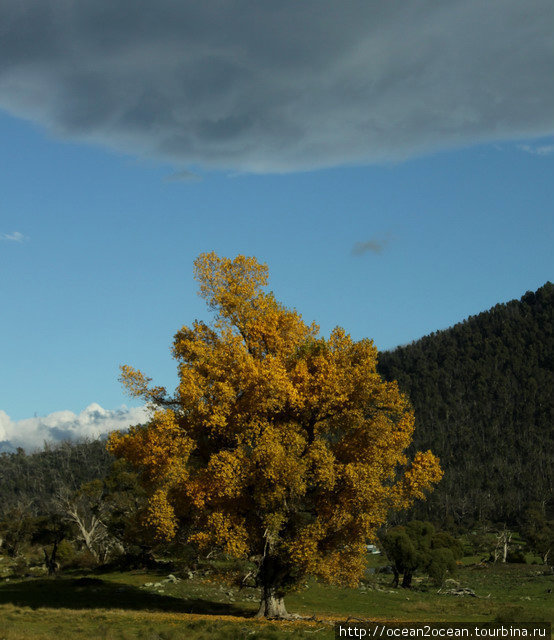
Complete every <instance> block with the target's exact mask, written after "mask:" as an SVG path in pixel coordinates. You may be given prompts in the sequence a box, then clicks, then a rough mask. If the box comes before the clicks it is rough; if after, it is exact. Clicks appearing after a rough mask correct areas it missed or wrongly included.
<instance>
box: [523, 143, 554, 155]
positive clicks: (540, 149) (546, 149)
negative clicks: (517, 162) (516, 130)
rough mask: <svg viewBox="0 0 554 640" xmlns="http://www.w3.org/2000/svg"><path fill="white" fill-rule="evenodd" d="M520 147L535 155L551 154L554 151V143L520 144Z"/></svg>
mask: <svg viewBox="0 0 554 640" xmlns="http://www.w3.org/2000/svg"><path fill="white" fill-rule="evenodd" d="M518 148H519V149H521V150H522V151H525V152H526V153H531V154H532V155H534V156H549V155H551V154H553V153H554V144H544V145H530V144H520V145H519V147H518Z"/></svg>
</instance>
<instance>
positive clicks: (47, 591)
mask: <svg viewBox="0 0 554 640" xmlns="http://www.w3.org/2000/svg"><path fill="white" fill-rule="evenodd" d="M0 604H13V605H16V606H19V607H31V608H32V609H38V608H39V607H46V608H52V609H133V610H141V611H167V612H176V613H203V614H212V615H231V616H241V617H251V616H252V611H251V610H248V609H245V608H242V607H240V606H237V605H233V604H226V603H222V602H211V601H210V600H203V599H201V598H175V597H171V596H165V595H161V594H157V593H152V592H151V591H147V590H145V589H140V588H138V587H133V586H129V585H126V584H121V583H116V582H107V581H104V580H100V579H97V578H55V579H31V580H24V581H22V582H12V583H8V584H3V585H1V586H0Z"/></svg>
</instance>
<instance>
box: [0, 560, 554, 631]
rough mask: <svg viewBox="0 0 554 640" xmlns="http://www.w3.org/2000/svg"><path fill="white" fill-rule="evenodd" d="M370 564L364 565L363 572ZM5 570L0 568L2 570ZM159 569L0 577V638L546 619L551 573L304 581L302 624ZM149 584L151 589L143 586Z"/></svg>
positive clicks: (294, 608)
mask: <svg viewBox="0 0 554 640" xmlns="http://www.w3.org/2000/svg"><path fill="white" fill-rule="evenodd" d="M370 571H371V570H370ZM5 575H6V574H5ZM167 575H168V573H167V571H165V572H163V573H162V572H144V571H135V572H126V573H104V574H101V573H89V574H85V573H72V574H68V575H62V576H58V577H56V578H47V577H44V576H37V577H26V578H13V577H11V578H9V579H8V580H6V579H5V578H4V579H3V580H2V581H1V582H0V640H24V639H25V640H30V639H33V640H34V639H35V638H37V639H42V638H52V639H54V638H55V639H56V640H70V639H71V640H78V639H80V638H87V639H89V638H92V639H96V638H102V639H110V640H112V639H113V640H116V639H121V640H135V639H139V638H140V639H142V638H144V639H147V640H185V639H187V640H188V639H190V640H200V639H204V638H205V639H206V640H208V639H212V638H214V639H216V640H219V639H224V638H225V639H227V638H230V639H233V638H237V639H238V638H248V639H250V638H267V639H268V640H269V639H273V638H274V639H278V638H300V637H301V638H310V637H311V636H312V635H314V634H316V637H317V638H318V639H322V638H325V639H327V638H332V637H334V635H333V627H332V622H333V621H335V620H341V619H342V620H344V619H346V618H348V617H349V616H350V617H353V618H359V619H367V620H380V621H392V620H396V621H401V620H402V621H456V622H462V621H468V622H470V621H473V622H490V621H498V622H506V623H507V622H535V621H537V622H538V621H553V620H554V594H553V593H552V591H554V576H553V575H551V574H550V575H548V573H546V572H545V567H542V566H539V565H525V564H512V565H510V564H507V565H501V564H497V565H477V564H476V565H466V566H462V567H460V568H459V570H458V572H457V575H456V576H455V577H454V579H455V580H456V583H457V584H458V585H459V586H461V587H468V588H470V589H472V590H473V591H474V592H475V594H476V597H472V596H455V595H450V594H448V593H444V591H445V590H446V591H447V590H448V587H452V586H455V585H454V584H453V583H449V584H448V585H447V586H446V589H444V588H443V590H442V592H438V590H437V588H436V587H432V586H431V585H429V584H427V582H426V580H425V579H422V578H420V579H416V582H415V584H414V588H413V589H411V590H403V589H392V588H391V587H390V582H391V576H389V575H385V574H377V573H368V575H367V577H366V579H365V580H364V581H363V584H362V585H361V586H360V587H359V588H357V589H340V588H337V587H330V586H327V585H321V584H318V583H316V582H315V581H310V582H309V583H307V584H306V585H304V586H303V588H302V589H300V590H299V591H297V592H295V593H291V594H290V595H289V596H288V597H287V607H288V609H289V611H290V612H293V613H298V614H300V615H302V616H308V617H312V616H313V618H314V619H313V620H309V621H295V622H279V623H277V622H260V621H255V620H253V619H252V615H253V614H254V612H255V611H256V609H257V604H258V593H257V591H256V590H255V589H251V588H245V589H241V590H239V589H237V588H236V587H233V586H231V585H230V584H227V583H225V582H222V581H221V579H216V578H215V577H213V576H207V577H203V578H200V577H195V578H192V579H187V578H183V579H181V580H179V581H178V582H176V583H173V582H172V581H168V580H167ZM145 585H149V586H145Z"/></svg>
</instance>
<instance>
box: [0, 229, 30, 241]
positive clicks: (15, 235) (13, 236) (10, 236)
mask: <svg viewBox="0 0 554 640" xmlns="http://www.w3.org/2000/svg"><path fill="white" fill-rule="evenodd" d="M0 240H6V241H7V242H23V241H24V240H27V236H24V235H23V234H22V233H20V232H19V231H13V232H12V233H0Z"/></svg>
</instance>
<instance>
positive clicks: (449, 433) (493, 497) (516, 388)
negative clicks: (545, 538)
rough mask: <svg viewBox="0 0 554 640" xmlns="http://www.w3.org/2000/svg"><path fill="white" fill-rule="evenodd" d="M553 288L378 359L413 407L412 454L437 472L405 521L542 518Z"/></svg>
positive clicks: (551, 430) (550, 426) (548, 466)
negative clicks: (425, 453)
mask: <svg viewBox="0 0 554 640" xmlns="http://www.w3.org/2000/svg"><path fill="white" fill-rule="evenodd" d="M553 321H554V285H552V284H551V283H550V282H548V283H546V284H545V285H544V286H543V287H541V288H540V289H538V290H537V291H536V292H535V293H531V292H528V293H526V294H525V295H524V296H523V297H522V298H521V300H519V301H517V300H514V301H511V302H508V303H507V304H498V305H496V306H495V307H494V308H492V309H491V310H490V311H487V312H484V313H480V314H479V315H477V316H473V317H470V318H469V319H467V320H466V321H464V322H462V323H460V324H458V325H456V326H454V327H452V328H450V329H447V330H445V331H438V332H436V333H433V334H431V335H429V336H426V337H424V338H422V339H421V340H418V341H416V342H413V343H412V344H410V345H408V346H403V347H398V348H397V349H395V350H394V351H390V352H384V353H381V354H380V359H379V371H380V373H381V374H382V375H383V376H384V377H385V378H386V379H387V380H397V381H398V383H399V385H400V388H401V389H402V390H403V391H405V392H406V393H407V394H408V396H409V397H410V400H411V402H412V404H413V406H414V408H415V414H416V430H415V435H414V440H413V444H412V447H413V448H414V450H415V449H417V450H425V449H426V448H431V449H432V450H433V452H434V453H435V454H437V455H438V456H439V458H440V461H441V466H442V468H443V469H444V471H445V474H444V477H443V479H442V481H441V483H440V484H439V485H438V487H437V488H436V490H435V491H434V493H433V494H431V496H430V498H429V500H428V501H427V502H426V503H423V504H419V505H418V506H417V507H416V508H415V510H413V511H412V513H411V514H409V516H408V517H414V516H415V517H419V518H425V519H431V520H434V521H439V522H445V521H446V520H451V521H454V522H455V523H456V524H461V525H464V526H466V527H468V526H472V524H474V523H475V522H483V521H486V520H490V521H494V522H506V523H512V524H513V523H516V522H518V521H520V520H521V519H522V518H523V514H524V512H525V510H526V509H527V508H528V506H529V505H530V503H532V502H533V503H538V504H539V505H540V508H541V509H542V511H543V513H546V516H545V517H547V518H552V508H553V487H554V329H553V328H554V322H553Z"/></svg>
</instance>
